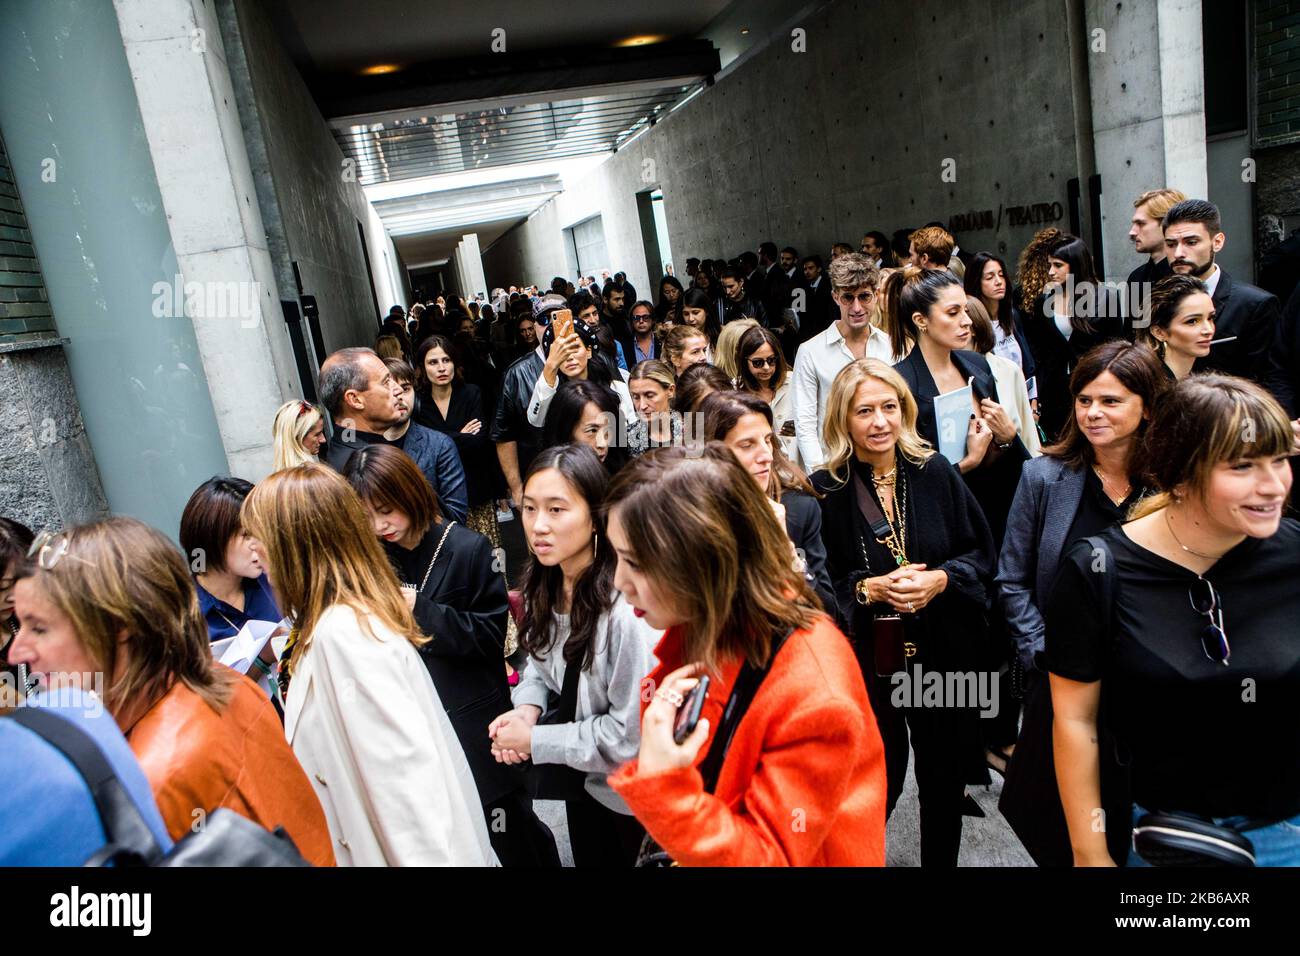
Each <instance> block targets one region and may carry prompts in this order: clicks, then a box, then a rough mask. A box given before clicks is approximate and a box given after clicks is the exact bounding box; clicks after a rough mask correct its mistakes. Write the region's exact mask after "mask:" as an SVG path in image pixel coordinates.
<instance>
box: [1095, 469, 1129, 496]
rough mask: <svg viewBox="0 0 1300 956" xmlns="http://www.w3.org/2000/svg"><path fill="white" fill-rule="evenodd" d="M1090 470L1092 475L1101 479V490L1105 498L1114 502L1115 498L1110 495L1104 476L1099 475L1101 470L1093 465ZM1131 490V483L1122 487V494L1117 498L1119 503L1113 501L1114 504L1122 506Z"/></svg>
mask: <svg viewBox="0 0 1300 956" xmlns="http://www.w3.org/2000/svg"><path fill="white" fill-rule="evenodd" d="M1092 470H1093V473H1094V474H1095V475H1096V476H1097V477H1098V478H1100V479H1101V490H1102V491H1103V492H1105V493H1106V497H1107V498H1109V499H1110V500H1111V501H1115V496H1114V495H1112V494H1111V493H1110V488H1108V487H1107V485H1106V476H1105V475H1103V474H1102V473H1101V469H1100V468H1098V467H1097V466H1096V465H1093V466H1092ZM1132 490H1133V482H1131V481H1130V482H1129V483H1128V484H1126V485H1125V486H1124V493H1123V494H1121V495H1120V496H1119V501H1115V503H1116V504H1123V502H1124V499H1125V498H1127V497H1128V496H1129V492H1131V491H1132Z"/></svg>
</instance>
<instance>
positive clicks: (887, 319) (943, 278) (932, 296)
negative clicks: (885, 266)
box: [880, 266, 961, 356]
mask: <svg viewBox="0 0 1300 956" xmlns="http://www.w3.org/2000/svg"><path fill="white" fill-rule="evenodd" d="M950 285H955V286H958V287H960V286H961V280H960V279H958V278H957V277H956V276H955V275H953V274H952V273H951V272H949V271H948V270H947V269H922V268H920V267H919V266H903V267H902V268H901V269H895V270H894V271H893V272H891V273H890V274H889V276H888V277H887V278H886V279H885V287H884V295H885V301H884V302H883V303H882V304H881V309H880V314H881V319H882V321H883V324H884V329H885V332H887V333H888V334H889V344H890V348H892V349H893V351H894V355H896V356H901V355H906V354H907V352H908V351H909V350H910V349H911V347H912V345H913V343H915V342H916V340H917V339H918V338H919V337H920V336H919V335H918V334H917V330H916V321H915V320H914V319H913V318H912V315H913V313H916V312H920V313H921V314H922V315H926V314H928V313H929V311H930V307H931V306H933V305H934V304H935V303H936V302H938V301H939V293H940V292H942V291H943V290H944V289H946V288H947V287H948V286H950Z"/></svg>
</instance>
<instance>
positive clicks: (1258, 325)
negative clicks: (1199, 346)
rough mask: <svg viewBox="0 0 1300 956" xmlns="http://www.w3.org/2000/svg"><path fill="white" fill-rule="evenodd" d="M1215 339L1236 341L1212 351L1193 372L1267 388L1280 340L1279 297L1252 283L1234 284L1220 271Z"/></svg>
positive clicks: (1199, 362)
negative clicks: (1224, 375)
mask: <svg viewBox="0 0 1300 956" xmlns="http://www.w3.org/2000/svg"><path fill="white" fill-rule="evenodd" d="M1212 298H1213V300H1214V338H1215V340H1216V341H1218V340H1219V339H1233V341H1231V342H1220V343H1219V344H1218V345H1214V346H1211V347H1210V354H1209V355H1207V356H1206V357H1205V358H1202V359H1197V360H1196V365H1195V366H1194V370H1195V371H1197V372H1204V371H1209V370H1214V371H1218V372H1226V373H1227V374H1228V375H1237V376H1239V377H1241V378H1248V379H1250V380H1251V381H1254V382H1259V383H1260V384H1261V385H1263V384H1266V383H1267V382H1268V381H1269V380H1270V379H1271V378H1272V377H1273V374H1274V372H1273V369H1274V366H1273V361H1274V359H1273V355H1272V349H1273V346H1274V344H1275V342H1276V340H1277V336H1278V325H1279V323H1280V321H1281V319H1280V311H1281V309H1280V307H1279V306H1278V302H1277V297H1276V296H1274V295H1272V294H1271V293H1268V292H1265V291H1264V290H1263V289H1261V288H1259V287H1258V286H1253V285H1251V284H1250V283H1249V282H1240V281H1237V280H1234V279H1233V278H1232V276H1230V275H1228V273H1227V270H1225V269H1223V268H1222V267H1220V274H1219V283H1218V285H1216V286H1215V288H1214V295H1213V297H1212Z"/></svg>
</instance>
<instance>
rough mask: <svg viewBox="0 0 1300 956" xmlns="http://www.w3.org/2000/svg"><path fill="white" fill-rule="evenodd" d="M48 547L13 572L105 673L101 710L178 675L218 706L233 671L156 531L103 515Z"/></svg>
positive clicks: (144, 701)
mask: <svg viewBox="0 0 1300 956" xmlns="http://www.w3.org/2000/svg"><path fill="white" fill-rule="evenodd" d="M308 467H319V466H308ZM268 480H269V479H268ZM49 548H50V550H49V552H48V554H49V555H50V556H51V558H52V560H49V561H45V562H36V563H34V564H31V565H27V566H25V567H23V568H22V569H20V570H19V573H18V576H19V577H30V578H31V579H32V583H33V584H34V585H35V587H36V588H37V589H38V590H39V591H40V592H41V593H42V594H43V595H44V596H45V597H46V599H47V600H49V602H50V603H51V604H53V605H54V606H55V607H56V608H58V609H59V611H60V612H62V613H63V614H64V615H66V616H67V618H68V620H69V621H71V622H72V628H73V631H74V633H75V634H76V635H77V640H78V642H80V644H81V646H82V647H83V648H84V649H85V651H86V653H87V654H88V656H89V657H90V659H91V660H92V661H93V662H94V663H95V666H96V668H98V669H99V670H100V671H101V672H102V673H103V674H104V675H105V683H106V687H105V691H104V706H105V707H107V708H108V711H109V712H110V713H112V714H113V715H114V716H118V715H120V714H122V712H123V711H124V710H125V709H126V708H130V709H131V710H132V712H135V711H137V710H138V711H139V712H140V713H144V711H146V710H148V708H149V707H152V706H153V705H154V704H155V703H157V702H158V701H159V700H161V699H162V698H163V697H164V696H165V695H166V694H167V692H168V691H170V690H171V689H172V687H173V686H175V684H176V683H178V682H179V683H182V684H184V685H185V686H186V687H188V688H189V689H190V690H192V691H194V693H195V694H197V695H198V696H199V697H200V698H201V699H202V700H203V702H204V703H206V704H207V705H208V706H209V707H211V708H212V709H213V710H214V711H216V712H217V713H221V712H222V711H223V710H224V709H225V707H226V704H227V703H228V702H229V701H230V696H231V694H232V693H233V691H234V685H235V683H236V682H237V680H238V677H237V676H236V674H235V672H234V671H232V670H229V669H228V668H225V667H218V666H217V665H216V664H215V663H214V662H213V660H212V647H211V645H210V643H209V641H208V626H207V623H206V622H205V621H204V619H203V614H202V613H201V612H200V611H199V596H198V591H196V590H195V588H194V580H193V579H192V578H191V577H190V569H189V567H188V566H187V565H186V563H185V559H184V558H182V557H181V554H180V552H179V551H177V550H176V546H175V545H174V544H172V543H171V542H170V541H168V540H167V538H166V537H164V536H163V534H162V532H160V531H156V530H155V529H153V528H151V527H149V526H148V525H147V524H145V523H143V522H141V521H137V520H136V519H135V518H124V517H118V518H108V519H106V520H104V521H96V522H95V523H93V524H87V525H81V526H80V527H76V528H73V529H72V530H70V531H67V532H64V533H63V534H62V535H60V536H57V537H56V538H55V539H54V540H53V542H51V544H50V545H49ZM124 632H125V634H126V647H127V651H126V657H125V662H124V663H122V662H121V660H120V655H121V654H122V650H121V648H122V644H121V643H120V642H119V635H121V634H122V633H124ZM119 663H121V667H120V668H119Z"/></svg>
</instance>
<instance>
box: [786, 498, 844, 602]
mask: <svg viewBox="0 0 1300 956" xmlns="http://www.w3.org/2000/svg"><path fill="white" fill-rule="evenodd" d="M781 504H782V505H783V506H784V507H785V533H786V534H787V535H789V537H790V540H791V541H792V542H794V546H795V548H796V549H797V550H798V551H799V553H800V554H801V555H803V560H804V577H806V578H807V579H808V584H809V586H810V587H811V588H812V589H813V590H814V591H816V592H817V596H818V597H819V598H821V600H822V604H824V605H826V611H827V613H829V614H830V615H831V616H832V617H838V615H837V614H836V609H835V589H834V588H832V587H831V577H830V574H829V573H827V571H826V546H825V545H824V544H822V509H821V507H820V506H819V505H818V504H817V499H816V498H814V497H813V496H812V495H810V494H806V493H805V492H802V491H794V490H791V491H786V492H783V493H782V494H781Z"/></svg>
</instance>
